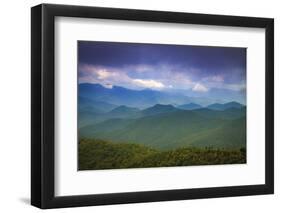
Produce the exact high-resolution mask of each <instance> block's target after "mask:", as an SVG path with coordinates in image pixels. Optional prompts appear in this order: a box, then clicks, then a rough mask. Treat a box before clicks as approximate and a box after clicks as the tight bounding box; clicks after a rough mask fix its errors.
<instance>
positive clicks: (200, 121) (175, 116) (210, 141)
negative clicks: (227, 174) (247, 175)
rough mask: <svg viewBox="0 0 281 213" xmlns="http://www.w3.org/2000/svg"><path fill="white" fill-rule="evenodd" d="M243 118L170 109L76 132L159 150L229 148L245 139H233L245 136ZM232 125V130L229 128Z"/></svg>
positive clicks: (84, 135)
mask: <svg viewBox="0 0 281 213" xmlns="http://www.w3.org/2000/svg"><path fill="white" fill-rule="evenodd" d="M244 121H245V117H242V118H239V119H236V120H229V119H222V118H221V117H220V116H218V117H214V116H206V114H205V115H204V114H200V113H197V112H194V111H174V112H168V113H161V114H156V115H153V116H147V117H142V118H138V119H119V120H107V121H105V122H102V123H100V124H96V125H90V126H86V127H83V128H81V129H80V130H79V133H80V137H82V138H83V137H86V138H91V137H93V138H100V139H105V140H110V141H113V142H132V143H139V144H143V145H149V146H151V147H155V148H160V149H170V148H175V147H182V146H195V147H196V146H199V147H201V146H213V147H217V146H218V147H220V148H229V147H231V148H233V147H241V146H245V145H246V144H245V140H240V139H239V141H236V139H237V140H238V138H237V137H236V136H237V135H241V137H242V138H243V137H244V136H243V135H245V125H244V123H243V122H244ZM232 128H234V129H236V130H235V131H232ZM224 132H227V133H228V134H224ZM201 133H202V134H201ZM202 135H204V137H203V136H202ZM216 136H217V138H219V140H218V139H217V138H216Z"/></svg>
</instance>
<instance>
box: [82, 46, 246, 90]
mask: <svg viewBox="0 0 281 213" xmlns="http://www.w3.org/2000/svg"><path fill="white" fill-rule="evenodd" d="M78 76H79V83H99V84H102V85H104V86H106V87H108V88H111V87H112V86H113V85H116V86H122V87H126V88H130V89H154V90H169V91H177V90H189V91H194V92H196V93H198V92H199V93H206V92H208V91H210V90H211V89H213V88H215V89H227V90H232V91H245V88H246V49H245V48H225V47H204V46H187V45H161V44H140V43H117V42H93V41H79V42H78Z"/></svg>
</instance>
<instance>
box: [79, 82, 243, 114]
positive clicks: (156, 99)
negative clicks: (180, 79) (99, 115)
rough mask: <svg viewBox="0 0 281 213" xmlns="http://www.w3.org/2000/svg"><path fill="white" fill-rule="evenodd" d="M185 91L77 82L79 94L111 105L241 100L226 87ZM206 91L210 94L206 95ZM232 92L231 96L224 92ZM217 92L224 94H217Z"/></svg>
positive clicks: (206, 103) (133, 105)
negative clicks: (203, 91)
mask: <svg viewBox="0 0 281 213" xmlns="http://www.w3.org/2000/svg"><path fill="white" fill-rule="evenodd" d="M193 93H194V92H192V94H191V93H190V92H189V91H188V90H187V91H175V92H171V91H165V90H164V91H157V90H151V89H144V90H132V89H128V88H124V87H120V86H112V88H107V87H104V86H102V85H101V84H90V83H82V84H79V96H80V97H81V98H87V99H88V100H91V101H98V102H104V101H106V102H107V103H108V104H112V105H117V106H120V105H126V106H129V107H137V108H141V109H144V108H147V107H150V106H153V105H155V104H165V105H168V104H172V105H185V104H190V103H196V104H199V105H202V106H207V105H210V104H214V103H220V104H223V103H226V102H230V101H228V99H231V98H232V97H235V98H232V99H231V101H236V102H241V101H242V103H243V100H241V97H240V96H241V93H240V92H239V91H231V90H226V89H212V90H210V91H208V92H207V93H206V94H205V93H204V94H203V93H198V92H197V93H196V96H194V94H193ZM208 93H210V94H212V95H208ZM230 93H231V94H232V95H231V97H229V96H227V95H226V94H230ZM218 94H224V95H222V96H219V95H218Z"/></svg>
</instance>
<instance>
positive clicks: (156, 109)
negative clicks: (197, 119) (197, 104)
mask: <svg viewBox="0 0 281 213" xmlns="http://www.w3.org/2000/svg"><path fill="white" fill-rule="evenodd" d="M175 111H178V109H177V108H175V107H174V106H173V105H171V104H169V105H164V104H156V105H154V106H153V107H149V108H146V109H144V110H142V112H141V113H142V115H143V116H150V115H156V114H161V113H168V112H175Z"/></svg>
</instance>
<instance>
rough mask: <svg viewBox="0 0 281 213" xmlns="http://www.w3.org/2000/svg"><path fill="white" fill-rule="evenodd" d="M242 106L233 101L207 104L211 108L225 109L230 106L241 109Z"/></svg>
mask: <svg viewBox="0 0 281 213" xmlns="http://www.w3.org/2000/svg"><path fill="white" fill-rule="evenodd" d="M243 107H245V106H244V105H242V104H240V103H238V102H235V101H232V102H228V103H225V104H219V103H215V104H211V105H208V106H207V108H208V109H212V110H225V109H230V108H236V109H241V108H243Z"/></svg>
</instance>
